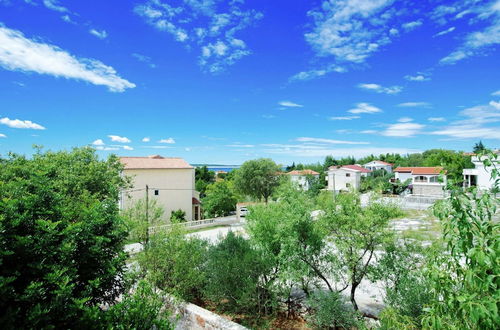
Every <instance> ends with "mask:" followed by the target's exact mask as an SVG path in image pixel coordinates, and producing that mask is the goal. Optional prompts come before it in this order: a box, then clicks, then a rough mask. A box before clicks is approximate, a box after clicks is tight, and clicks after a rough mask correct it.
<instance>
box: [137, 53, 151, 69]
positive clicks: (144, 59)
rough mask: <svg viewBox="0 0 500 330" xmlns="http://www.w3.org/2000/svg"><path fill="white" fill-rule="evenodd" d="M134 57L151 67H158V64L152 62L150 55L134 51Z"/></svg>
mask: <svg viewBox="0 0 500 330" xmlns="http://www.w3.org/2000/svg"><path fill="white" fill-rule="evenodd" d="M132 57H134V58H135V59H137V60H138V61H139V62H143V63H146V64H147V65H148V66H149V67H150V68H151V69H155V68H156V64H154V63H152V61H151V57H149V56H146V55H142V54H138V53H133V54H132Z"/></svg>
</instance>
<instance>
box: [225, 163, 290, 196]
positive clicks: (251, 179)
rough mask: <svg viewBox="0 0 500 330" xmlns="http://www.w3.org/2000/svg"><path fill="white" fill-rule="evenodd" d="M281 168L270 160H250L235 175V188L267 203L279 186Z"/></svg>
mask: <svg viewBox="0 0 500 330" xmlns="http://www.w3.org/2000/svg"><path fill="white" fill-rule="evenodd" d="M279 170H280V168H279V166H278V165H276V163H275V162H273V161H272V160H271V159H269V158H260V159H255V160H249V161H246V162H244V163H243V165H242V166H241V168H239V169H238V171H237V172H236V174H235V177H234V185H235V188H236V189H237V190H238V191H239V192H241V193H242V194H245V195H248V196H251V197H254V198H257V199H261V198H263V199H264V201H265V202H266V203H267V201H268V199H269V197H270V196H271V195H272V194H273V192H274V190H275V189H276V188H277V187H278V186H279V182H280V181H279V176H280V175H279Z"/></svg>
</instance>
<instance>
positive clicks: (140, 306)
mask: <svg viewBox="0 0 500 330" xmlns="http://www.w3.org/2000/svg"><path fill="white" fill-rule="evenodd" d="M165 305H166V301H165V299H164V298H163V297H162V296H161V294H160V293H159V292H156V291H155V289H154V288H153V287H152V286H151V284H150V283H148V282H147V281H144V280H142V281H139V283H137V287H136V288H135V289H134V291H133V292H132V293H128V294H126V295H125V296H124V297H123V299H122V301H121V302H119V303H117V304H115V305H113V306H111V307H110V308H109V309H108V310H106V311H100V313H98V315H99V314H100V315H102V316H101V326H102V328H108V329H118V330H122V329H123V330H125V329H159V330H160V329H161V330H163V329H164V330H169V329H174V328H175V327H174V324H172V322H171V321H170V319H169V317H170V313H169V311H168V310H167V309H166V308H165ZM103 321H104V322H103ZM93 323H94V324H93V326H95V325H96V324H95V323H96V322H95V319H94V320H93Z"/></svg>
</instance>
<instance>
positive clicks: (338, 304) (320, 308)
mask: <svg viewBox="0 0 500 330" xmlns="http://www.w3.org/2000/svg"><path fill="white" fill-rule="evenodd" d="M308 305H309V307H310V309H311V313H310V315H309V317H308V323H309V324H310V325H312V326H313V327H314V328H316V329H339V328H340V329H352V328H356V327H358V326H360V325H361V323H362V321H361V316H360V314H359V313H357V312H356V311H354V310H353V309H352V307H351V306H350V305H349V304H348V303H347V301H346V299H345V298H344V297H343V296H342V295H341V294H340V293H338V292H331V291H318V292H315V293H314V294H312V295H311V297H310V298H309V299H308Z"/></svg>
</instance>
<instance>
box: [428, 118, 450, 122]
mask: <svg viewBox="0 0 500 330" xmlns="http://www.w3.org/2000/svg"><path fill="white" fill-rule="evenodd" d="M427 120H428V121H430V122H442V121H446V118H444V117H429V118H427Z"/></svg>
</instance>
